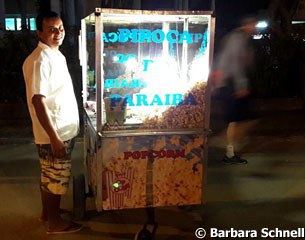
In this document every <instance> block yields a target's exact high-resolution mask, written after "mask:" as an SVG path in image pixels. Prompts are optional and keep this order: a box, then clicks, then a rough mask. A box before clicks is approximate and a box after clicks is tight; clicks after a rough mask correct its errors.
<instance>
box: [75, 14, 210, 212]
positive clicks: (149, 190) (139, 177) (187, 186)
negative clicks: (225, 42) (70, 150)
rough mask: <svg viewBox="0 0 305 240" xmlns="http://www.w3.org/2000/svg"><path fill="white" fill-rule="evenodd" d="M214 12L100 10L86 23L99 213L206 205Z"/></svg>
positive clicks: (90, 154)
mask: <svg viewBox="0 0 305 240" xmlns="http://www.w3.org/2000/svg"><path fill="white" fill-rule="evenodd" d="M211 14H212V12H203V11H144V10H143V11H142V10H119V9H100V8H98V9H96V11H95V12H94V13H92V14H91V15H89V16H88V17H86V18H84V19H83V20H82V28H81V35H80V59H81V65H82V76H83V105H84V126H85V127H84V145H85V146H84V147H85V168H86V173H85V182H86V184H85V187H86V191H87V192H88V191H89V192H91V193H92V194H93V196H94V197H95V198H96V208H97V210H98V211H102V210H113V209H126V208H151V207H159V206H182V205H196V204H202V203H204V200H205V196H204V190H205V176H206V167H207V164H206V162H207V146H208V144H207V137H208V134H209V112H210V111H209V105H210V104H209V98H210V97H209V92H210V91H209V84H208V76H209V70H210V68H211V62H212V56H213V40H214V18H213V17H212V15H211ZM77 181H78V183H79V180H77V179H76V182H77ZM75 184H77V183H75ZM82 185H83V184H82ZM75 188H77V187H75ZM75 192H76V193H77V194H78V195H75V196H74V197H75V199H76V200H75V201H76V202H79V200H78V199H79V198H80V195H79V194H80V192H79V191H77V190H76V191H75Z"/></svg>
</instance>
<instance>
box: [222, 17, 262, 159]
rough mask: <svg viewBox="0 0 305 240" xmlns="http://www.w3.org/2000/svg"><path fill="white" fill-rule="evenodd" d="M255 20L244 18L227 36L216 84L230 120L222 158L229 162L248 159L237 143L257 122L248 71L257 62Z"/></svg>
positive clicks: (253, 18)
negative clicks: (241, 154)
mask: <svg viewBox="0 0 305 240" xmlns="http://www.w3.org/2000/svg"><path fill="white" fill-rule="evenodd" d="M256 24H257V19H256V18H255V17H247V18H244V20H243V21H242V23H241V26H240V27H239V28H237V29H235V30H234V31H233V32H231V33H230V34H229V35H228V36H227V37H226V38H225V41H224V45H223V47H222V49H221V52H220V55H219V62H218V69H219V70H220V72H221V74H220V77H219V79H218V80H217V81H216V85H217V88H218V89H219V91H218V93H219V95H220V97H221V98H222V101H223V102H224V110H225V112H226V117H227V122H228V127H227V131H226V138H227V146H226V154H225V156H224V158H223V162H224V163H226V164H245V163H247V160H245V159H242V158H240V157H239V156H237V155H236V154H235V144H236V143H237V142H238V141H240V140H241V139H242V138H243V137H245V136H246V134H247V132H248V131H249V130H250V128H252V127H253V126H254V124H255V123H256V121H254V118H253V116H252V114H251V109H250V102H251V99H250V96H251V95H250V86H249V85H250V84H249V72H250V71H251V68H252V67H253V64H254V49H253V48H252V47H251V44H250V37H251V36H252V35H253V34H254V33H255V31H256Z"/></svg>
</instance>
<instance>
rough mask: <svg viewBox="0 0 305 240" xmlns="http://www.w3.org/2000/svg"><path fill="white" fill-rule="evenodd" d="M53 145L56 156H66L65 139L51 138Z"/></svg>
mask: <svg viewBox="0 0 305 240" xmlns="http://www.w3.org/2000/svg"><path fill="white" fill-rule="evenodd" d="M51 147H52V152H53V156H54V157H55V158H64V157H65V156H66V154H67V152H66V147H65V144H64V142H63V141H61V140H60V139H58V138H54V139H51Z"/></svg>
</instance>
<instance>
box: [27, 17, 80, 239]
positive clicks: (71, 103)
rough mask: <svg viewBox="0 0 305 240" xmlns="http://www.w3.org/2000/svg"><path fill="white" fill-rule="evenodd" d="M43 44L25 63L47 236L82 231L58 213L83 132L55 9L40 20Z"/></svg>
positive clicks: (39, 27)
mask: <svg viewBox="0 0 305 240" xmlns="http://www.w3.org/2000/svg"><path fill="white" fill-rule="evenodd" d="M36 26H37V35H38V37H39V43H38V46H37V47H36V49H35V50H34V51H33V52H32V53H31V54H30V55H29V56H28V57H27V59H26V60H25V62H24V64H23V75H24V79H25V82H26V91H27V103H28V108H29V112H30V116H31V119H32V125H33V133H34V139H35V143H36V145H37V148H38V155H39V160H40V165H41V179H40V191H41V200H42V215H41V220H42V221H45V222H46V221H47V222H48V229H47V233H48V234H60V233H72V232H77V231H79V230H80V229H81V228H82V226H81V225H80V224H77V223H74V222H71V221H67V220H64V219H63V218H61V216H60V200H61V195H63V194H65V193H66V192H67V189H68V185H69V180H70V174H71V152H72V149H73V146H74V138H75V137H76V135H77V134H78V131H79V115H78V107H77V102H76V99H75V94H74V90H73V85H72V80H71V77H70V74H69V72H68V68H67V63H66V59H65V57H64V56H63V55H62V53H61V52H60V51H59V46H60V45H61V44H62V42H63V40H64V37H65V30H64V26H63V23H62V20H61V19H60V17H59V16H58V15H57V13H55V12H45V13H42V14H39V15H38V16H37V18H36Z"/></svg>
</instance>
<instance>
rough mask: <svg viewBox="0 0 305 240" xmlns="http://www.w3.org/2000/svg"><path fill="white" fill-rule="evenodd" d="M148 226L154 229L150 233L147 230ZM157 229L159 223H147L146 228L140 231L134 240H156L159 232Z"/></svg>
mask: <svg viewBox="0 0 305 240" xmlns="http://www.w3.org/2000/svg"><path fill="white" fill-rule="evenodd" d="M147 225H152V226H153V229H152V231H151V232H150V231H149V230H148V229H147ZM157 227H158V223H156V222H154V223H145V224H144V227H143V228H142V229H141V230H139V231H138V232H137V234H136V235H135V238H134V240H154V239H155V235H156V231H157Z"/></svg>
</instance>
